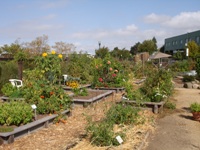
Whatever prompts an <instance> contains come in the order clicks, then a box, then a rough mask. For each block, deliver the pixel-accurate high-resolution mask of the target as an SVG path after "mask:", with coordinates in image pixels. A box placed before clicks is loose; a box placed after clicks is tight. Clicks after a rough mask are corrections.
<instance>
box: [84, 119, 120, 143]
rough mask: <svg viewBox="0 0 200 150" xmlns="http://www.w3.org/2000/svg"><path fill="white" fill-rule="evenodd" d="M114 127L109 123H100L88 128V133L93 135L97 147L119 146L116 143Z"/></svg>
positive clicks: (93, 141) (92, 138)
mask: <svg viewBox="0 0 200 150" xmlns="http://www.w3.org/2000/svg"><path fill="white" fill-rule="evenodd" d="M112 128H113V125H112V124H109V123H108V122H107V121H103V122H100V123H92V124H90V125H89V126H88V127H87V131H88V132H89V133H90V134H91V139H90V140H91V141H92V143H93V144H95V145H97V146H109V145H114V144H117V143H115V142H114V139H115V136H114V135H115V134H114V132H113V129H112Z"/></svg>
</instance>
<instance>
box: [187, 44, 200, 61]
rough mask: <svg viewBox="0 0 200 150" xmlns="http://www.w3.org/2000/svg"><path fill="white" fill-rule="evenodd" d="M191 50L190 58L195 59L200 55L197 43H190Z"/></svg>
mask: <svg viewBox="0 0 200 150" xmlns="http://www.w3.org/2000/svg"><path fill="white" fill-rule="evenodd" d="M188 49H189V57H192V58H195V57H196V56H197V55H198V54H200V51H199V46H198V45H197V43H196V42H195V41H190V42H188Z"/></svg>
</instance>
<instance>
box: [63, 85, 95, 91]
mask: <svg viewBox="0 0 200 150" xmlns="http://www.w3.org/2000/svg"><path fill="white" fill-rule="evenodd" d="M62 87H63V89H64V90H72V89H73V88H72V87H69V86H66V85H63V86H62ZM89 87H91V84H85V85H81V86H80V87H79V88H80V89H81V88H89Z"/></svg>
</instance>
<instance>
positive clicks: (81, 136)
mask: <svg viewBox="0 0 200 150" xmlns="http://www.w3.org/2000/svg"><path fill="white" fill-rule="evenodd" d="M120 99H121V93H115V94H114V96H109V97H106V98H105V100H104V101H100V102H99V103H95V104H93V105H89V106H88V107H81V106H76V107H74V108H73V109H72V110H71V112H72V116H70V117H68V118H67V120H66V123H58V124H51V125H50V126H49V127H48V128H43V129H40V130H38V131H36V132H33V133H31V134H29V135H25V136H23V137H20V138H19V139H16V140H15V142H14V143H12V144H7V145H6V144H4V145H1V146H0V149H2V150H30V149H34V150H47V149H48V150H51V149H52V150H66V149H75V150H76V149H77V150H78V149H80V148H81V149H83V146H84V150H86V149H90V150H92V149H93V150H96V149H108V148H109V147H95V146H93V145H92V144H91V143H90V142H89V141H88V139H87V138H85V136H86V131H85V127H86V125H87V117H88V116H90V117H91V118H92V121H100V120H101V119H102V118H104V116H105V112H106V111H107V110H108V109H109V107H110V106H111V105H113V104H114V103H115V102H116V101H119V100H120ZM143 116H144V117H143V118H142V119H145V120H146V121H145V123H144V124H139V125H134V126H125V128H126V130H127V140H126V142H125V143H124V144H123V149H133V148H136V147H138V145H139V144H140V143H141V142H142V140H143V139H144V136H145V134H146V132H147V131H153V130H154V120H155V115H154V114H153V113H152V112H149V111H147V112H143ZM141 121H143V120H141ZM109 149H121V147H120V146H119V147H110V148H109Z"/></svg>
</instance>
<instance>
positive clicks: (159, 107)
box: [120, 99, 166, 114]
mask: <svg viewBox="0 0 200 150" xmlns="http://www.w3.org/2000/svg"><path fill="white" fill-rule="evenodd" d="M120 102H121V103H125V104H132V105H133V104H137V102H136V101H134V100H123V99H122V100H121V101H120ZM165 103H166V102H165V101H161V102H142V103H141V105H143V106H145V107H147V108H150V109H151V110H152V112H153V113H155V114H157V113H162V112H163V106H164V104H165Z"/></svg>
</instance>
